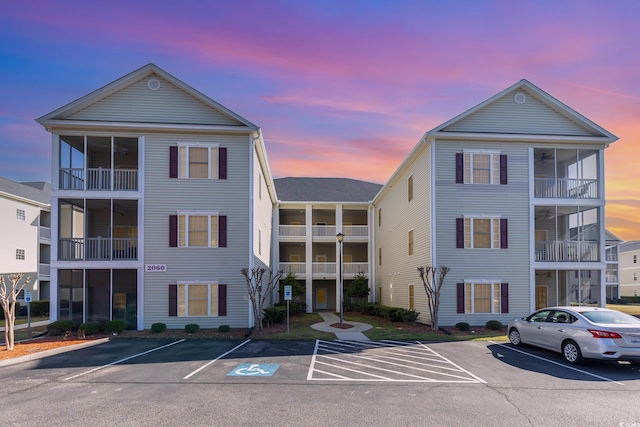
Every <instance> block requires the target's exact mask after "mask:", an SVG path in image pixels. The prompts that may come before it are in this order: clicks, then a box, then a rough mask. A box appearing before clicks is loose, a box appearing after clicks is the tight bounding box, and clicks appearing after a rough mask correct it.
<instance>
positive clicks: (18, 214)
mask: <svg viewBox="0 0 640 427" xmlns="http://www.w3.org/2000/svg"><path fill="white" fill-rule="evenodd" d="M16 218H17V219H19V220H20V221H24V220H25V219H26V214H25V211H24V209H16Z"/></svg>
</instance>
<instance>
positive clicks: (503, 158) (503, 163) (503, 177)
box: [500, 154, 507, 185]
mask: <svg viewBox="0 0 640 427" xmlns="http://www.w3.org/2000/svg"><path fill="white" fill-rule="evenodd" d="M500 185H507V155H506V154H500Z"/></svg>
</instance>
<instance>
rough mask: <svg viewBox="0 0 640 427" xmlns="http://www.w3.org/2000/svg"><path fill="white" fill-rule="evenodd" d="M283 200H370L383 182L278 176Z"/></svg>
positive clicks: (280, 197) (277, 184)
mask: <svg viewBox="0 0 640 427" xmlns="http://www.w3.org/2000/svg"><path fill="white" fill-rule="evenodd" d="M273 181H274V183H275V186H276V194H277V196H278V200H281V201H283V202H370V201H372V200H373V198H374V197H375V196H376V194H378V191H380V189H381V188H382V185H381V184H375V183H373V182H366V181H359V180H356V179H350V178H298V177H290V178H278V179H274V180H273Z"/></svg>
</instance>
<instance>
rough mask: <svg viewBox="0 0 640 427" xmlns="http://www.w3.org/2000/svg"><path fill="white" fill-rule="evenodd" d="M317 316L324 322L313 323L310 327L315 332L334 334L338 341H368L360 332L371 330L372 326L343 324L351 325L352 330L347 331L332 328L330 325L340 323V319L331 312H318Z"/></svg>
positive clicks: (351, 323) (355, 323) (358, 323)
mask: <svg viewBox="0 0 640 427" xmlns="http://www.w3.org/2000/svg"><path fill="white" fill-rule="evenodd" d="M318 314H319V315H320V317H322V319H323V320H324V322H321V323H314V324H313V325H311V327H312V328H313V329H315V330H316V331H323V332H331V333H333V334H336V337H337V338H338V339H339V340H345V341H369V338H367V336H366V335H365V334H363V333H362V332H363V331H366V330H369V329H371V328H373V326H371V325H369V324H367V323H360V322H343V323H344V324H347V325H353V328H349V329H340V328H334V327H332V326H331V325H333V324H335V323H340V318H339V317H338V316H337V315H336V314H335V313H333V312H331V311H318Z"/></svg>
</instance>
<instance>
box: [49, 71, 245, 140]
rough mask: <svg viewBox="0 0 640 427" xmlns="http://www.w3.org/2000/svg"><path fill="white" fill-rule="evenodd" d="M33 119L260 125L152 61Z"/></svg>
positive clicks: (81, 122)
mask: <svg viewBox="0 0 640 427" xmlns="http://www.w3.org/2000/svg"><path fill="white" fill-rule="evenodd" d="M153 80H155V81H153ZM37 121H38V122H39V123H40V124H42V125H43V126H47V127H50V126H55V125H72V124H73V123H78V124H79V125H85V126H86V125H90V124H91V123H97V122H101V123H105V122H107V123H112V124H115V123H129V124H131V125H133V124H134V123H135V124H154V125H157V126H159V125H165V126H166V125H183V126H205V127H211V126H213V127H227V128H235V129H238V130H239V129H244V130H245V131H246V130H250V131H253V130H257V129H258V127H257V126H256V125H254V124H253V123H251V122H250V121H248V120H246V119H245V118H243V117H241V116H239V115H238V114H236V113H234V112H233V111H231V110H229V109H227V108H226V107H224V106H223V105H221V104H219V103H218V102H216V101H214V100H213V99H211V98H209V97H207V96H206V95H204V94H202V93H200V92H198V91H197V90H195V89H194V88H192V87H191V86H189V85H187V84H185V83H183V82H182V81H180V80H179V79H177V78H175V77H173V76H172V75H170V74H169V73H167V72H166V71H164V70H162V69H161V68H160V67H158V66H156V65H154V64H147V65H145V66H144V67H142V68H139V69H138V70H135V71H133V72H132V73H129V74H127V75H126V76H124V77H121V78H119V79H118V80H115V81H114V82H112V83H109V84H108V85H106V86H104V87H102V88H100V89H98V90H96V91H94V92H91V93H90V94H88V95H85V96H83V97H82V98H79V99H77V100H75V101H73V102H71V103H69V104H67V105H65V106H63V107H61V108H58V109H57V110H55V111H53V112H51V113H49V114H46V115H44V116H42V117H41V118H39V119H37ZM130 127H132V126H130Z"/></svg>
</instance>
